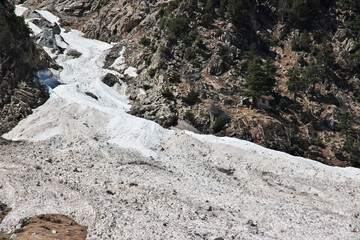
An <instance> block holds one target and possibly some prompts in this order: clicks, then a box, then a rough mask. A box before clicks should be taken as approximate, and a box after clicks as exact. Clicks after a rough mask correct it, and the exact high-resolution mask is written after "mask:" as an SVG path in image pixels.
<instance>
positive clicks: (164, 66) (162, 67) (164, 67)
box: [158, 60, 168, 70]
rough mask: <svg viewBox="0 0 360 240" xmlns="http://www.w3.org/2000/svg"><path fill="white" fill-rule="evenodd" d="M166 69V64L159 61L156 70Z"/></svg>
mask: <svg viewBox="0 0 360 240" xmlns="http://www.w3.org/2000/svg"><path fill="white" fill-rule="evenodd" d="M167 67H168V66H167V64H166V63H165V62H164V61H163V60H160V62H159V65H158V69H164V70H166V69H167Z"/></svg>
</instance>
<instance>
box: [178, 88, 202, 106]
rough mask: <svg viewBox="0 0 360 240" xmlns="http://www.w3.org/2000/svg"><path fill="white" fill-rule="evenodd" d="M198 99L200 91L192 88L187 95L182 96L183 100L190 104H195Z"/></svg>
mask: <svg viewBox="0 0 360 240" xmlns="http://www.w3.org/2000/svg"><path fill="white" fill-rule="evenodd" d="M198 99H199V93H198V92H195V91H194V90H191V91H190V92H189V93H188V94H187V95H186V96H184V97H183V98H182V100H183V101H184V102H185V103H187V104H189V105H194V104H195V103H196V102H197V100H198Z"/></svg>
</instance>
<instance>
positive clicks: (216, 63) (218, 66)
mask: <svg viewBox="0 0 360 240" xmlns="http://www.w3.org/2000/svg"><path fill="white" fill-rule="evenodd" d="M224 71H225V63H224V61H223V60H222V59H221V57H220V56H214V57H213V58H212V59H211V60H210V62H209V64H208V67H207V72H208V73H209V74H211V75H215V76H219V75H221V74H222V73H223V72H224Z"/></svg>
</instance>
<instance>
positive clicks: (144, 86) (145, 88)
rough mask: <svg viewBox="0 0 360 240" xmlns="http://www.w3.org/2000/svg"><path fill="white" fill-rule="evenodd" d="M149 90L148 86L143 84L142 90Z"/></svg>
mask: <svg viewBox="0 0 360 240" xmlns="http://www.w3.org/2000/svg"><path fill="white" fill-rule="evenodd" d="M150 88H151V86H150V85H147V84H144V85H143V89H144V90H145V91H146V90H149V89H150Z"/></svg>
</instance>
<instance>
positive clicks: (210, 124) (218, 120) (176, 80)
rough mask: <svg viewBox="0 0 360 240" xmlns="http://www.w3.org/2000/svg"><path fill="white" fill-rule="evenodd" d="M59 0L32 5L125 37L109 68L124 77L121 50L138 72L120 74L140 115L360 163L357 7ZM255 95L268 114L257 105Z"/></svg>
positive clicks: (109, 37)
mask: <svg viewBox="0 0 360 240" xmlns="http://www.w3.org/2000/svg"><path fill="white" fill-rule="evenodd" d="M50 2H51V1H43V2H42V3H40V2H39V1H36V0H32V1H28V5H30V6H31V5H35V6H40V7H45V8H47V9H49V10H51V11H54V12H56V13H57V14H59V15H61V16H62V18H63V19H64V20H63V21H62V24H63V26H73V27H77V28H78V29H81V30H82V31H84V32H85V36H87V37H91V38H96V39H100V40H103V41H107V42H118V41H119V43H118V46H117V47H115V48H112V50H111V53H110V54H109V55H108V57H107V62H106V63H105V66H106V67H109V68H110V69H113V70H117V71H119V72H120V73H124V70H125V69H122V68H121V66H120V68H119V67H114V66H115V65H116V64H115V65H114V64H113V63H114V60H115V59H117V58H118V57H119V56H120V55H121V53H122V52H123V53H124V54H125V56H126V58H125V61H126V62H127V63H128V64H129V65H130V66H132V67H135V68H136V69H137V71H138V75H137V76H136V77H133V76H128V77H125V78H123V80H124V81H125V82H126V83H127V84H128V93H129V94H130V95H131V99H132V100H134V104H133V106H132V110H131V112H132V113H133V114H134V115H137V116H140V117H143V118H146V119H150V120H153V121H156V122H157V123H159V124H161V125H162V126H164V127H170V126H176V125H178V127H181V128H184V127H185V128H187V129H191V130H195V131H199V132H202V133H212V134H217V135H220V136H232V137H237V138H240V139H246V140H249V141H253V142H255V143H258V144H261V145H263V146H266V147H270V148H273V149H277V150H281V151H286V152H289V153H291V154H294V155H299V156H306V157H310V158H312V159H316V160H319V161H321V162H325V163H327V164H331V165H339V166H348V165H352V166H358V164H359V156H360V150H359V146H360V144H359V142H360V140H359V138H358V136H359V122H358V121H357V119H359V109H360V104H359V86H358V85H359V76H358V74H359V73H358V70H357V69H358V66H359V65H358V64H359V62H360V61H359V57H358V56H359V44H358V42H359V39H358V32H357V31H358V30H357V27H356V26H357V23H358V14H359V12H358V8H357V7H356V6H357V5H356V2H353V1H340V0H339V1H320V0H319V1H318V0H317V1H296V0H281V1H231V0H229V1H224V0H221V1H218V0H209V1H198V0H194V1H187V0H186V1H185V0H183V1H180V0H176V1H163V0H161V1H160V0H159V1H89V0H87V1H81V2H77V3H76V4H75V3H74V1H69V0H66V1H64V0H58V1H56V2H55V3H52V4H50ZM299 13H301V14H299ZM123 47H125V48H123ZM293 70H294V71H293ZM263 73H264V74H263ZM291 76H292V77H291ZM251 79H253V81H252V80H251ZM254 80H255V81H254ZM143 93H145V94H143ZM246 96H251V97H253V98H254V102H255V103H256V102H257V100H259V99H260V101H267V99H270V107H269V108H267V107H265V108H264V107H259V106H256V104H253V105H252V108H248V107H246V106H244V105H242V104H241V100H242V99H244V98H245V97H246ZM263 97H265V98H267V99H262V98H263ZM350 123H351V124H350ZM352 143H354V144H352Z"/></svg>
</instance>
